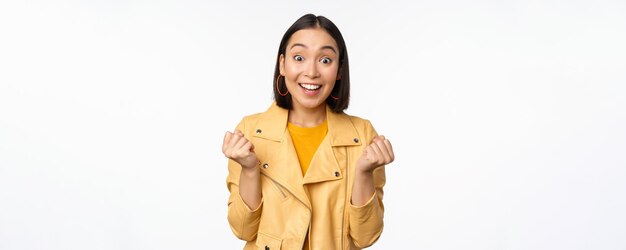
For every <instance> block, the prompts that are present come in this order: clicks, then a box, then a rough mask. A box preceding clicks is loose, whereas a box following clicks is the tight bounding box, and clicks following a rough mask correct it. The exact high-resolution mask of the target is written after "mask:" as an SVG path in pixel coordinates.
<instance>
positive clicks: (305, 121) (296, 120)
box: [289, 105, 326, 128]
mask: <svg viewBox="0 0 626 250" xmlns="http://www.w3.org/2000/svg"><path fill="white" fill-rule="evenodd" d="M324 120H326V105H320V106H318V107H315V108H304V107H296V106H295V105H294V107H293V109H292V110H290V111H289V122H291V123H292V124H295V125H296V126H298V127H304V128H310V127H315V126H318V125H320V124H322V123H323V122H324Z"/></svg>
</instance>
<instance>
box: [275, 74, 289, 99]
mask: <svg viewBox="0 0 626 250" xmlns="http://www.w3.org/2000/svg"><path fill="white" fill-rule="evenodd" d="M280 77H281V75H278V77H276V91H277V92H278V94H279V95H280V96H286V95H287V94H289V90H287V92H285V93H284V94H283V93H280V88H279V87H278V79H280Z"/></svg>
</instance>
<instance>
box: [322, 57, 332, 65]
mask: <svg viewBox="0 0 626 250" xmlns="http://www.w3.org/2000/svg"><path fill="white" fill-rule="evenodd" d="M332 61H333V60H332V59H330V58H328V57H324V58H322V59H320V62H321V63H323V64H329V63H331V62H332Z"/></svg>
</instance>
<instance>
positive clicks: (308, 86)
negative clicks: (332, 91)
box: [300, 83, 322, 90]
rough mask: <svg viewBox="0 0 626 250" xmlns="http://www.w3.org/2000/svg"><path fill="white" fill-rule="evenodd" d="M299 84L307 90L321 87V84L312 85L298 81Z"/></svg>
mask: <svg viewBox="0 0 626 250" xmlns="http://www.w3.org/2000/svg"><path fill="white" fill-rule="evenodd" d="M300 86H302V87H303V88H305V89H308V90H316V89H319V88H321V87H322V86H321V85H313V84H306V83H300Z"/></svg>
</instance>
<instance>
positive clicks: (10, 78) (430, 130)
mask: <svg viewBox="0 0 626 250" xmlns="http://www.w3.org/2000/svg"><path fill="white" fill-rule="evenodd" d="M381 2H382V1H380V2H374V1H372V2H365V1H306V2H295V1H283V2H275V3H267V2H266V1H232V2H230V3H213V2H210V1H199V0H198V1H173V0H171V1H165V0H163V1H147V0H145V1H110V0H96V1H86V0H85V1H81V0H75V1H2V2H0V249H2V250H18V249H51V250H56V249H59V250H60V249H63V250H66V249H77V250H78V249H80V250H83V249H90V250H97V249H133V250H134V249H156V250H158V249H216V248H217V249H240V248H241V247H242V245H243V242H241V241H239V240H237V239H236V238H235V237H234V235H233V234H232V232H231V231H230V229H229V227H228V223H227V220H226V210H227V206H226V201H227V197H228V191H227V189H226V185H225V178H226V174H227V169H226V159H225V158H224V156H223V154H222V153H221V142H222V138H223V135H224V132H225V131H227V130H231V129H233V128H234V126H235V125H236V124H237V123H238V122H239V120H240V119H241V118H242V117H243V116H244V115H247V114H251V113H256V112H261V111H264V110H265V109H266V108H267V107H269V105H270V103H271V101H272V90H271V86H272V85H271V84H272V76H273V70H274V63H275V57H276V51H277V48H278V44H279V42H280V39H281V37H282V35H283V33H284V32H285V30H286V29H287V28H288V27H289V26H290V25H291V24H292V23H293V22H294V21H295V20H296V19H297V18H298V17H300V16H301V15H303V14H305V13H309V12H310V13H314V14H318V15H324V16H327V17H329V18H330V19H331V20H333V21H334V22H335V23H336V24H337V25H338V26H339V28H340V29H341V31H342V32H343V35H344V37H345V39H346V42H347V45H348V51H349V55H350V64H351V65H350V66H351V78H352V99H351V106H350V108H349V109H348V110H347V112H348V113H349V114H352V115H357V116H361V117H364V118H367V119H369V120H371V121H372V123H373V124H374V126H375V127H376V128H377V130H378V132H379V133H381V134H384V135H386V136H387V137H388V138H390V140H391V141H392V143H393V145H394V147H395V151H396V154H397V159H396V161H395V162H394V163H393V164H391V165H390V166H389V167H388V169H387V178H388V184H387V186H386V188H385V191H386V192H385V198H384V201H385V205H386V206H385V207H386V217H385V230H384V232H383V235H382V237H381V238H380V240H379V241H378V243H376V245H374V247H372V249H476V250H492V249H493V250H495V249H511V250H513V249H533V250H536V249H546V250H548V249H550V250H552V249H568V250H571V249H590V250H591V249H593V250H598V249H603V250H604V249H626V238H625V237H624V236H625V235H626V213H625V212H624V211H626V198H625V197H626V154H625V152H626V129H625V128H626V111H625V110H626V109H625V107H626V100H625V99H626V86H625V84H626V46H625V44H626V14H625V13H626V2H624V1H618V0H615V1H553V0H551V1H536V0H530V1H495V0H494V1H472V2H470V1H452V0H443V1H413V3H399V2H396V3H393V2H387V1H385V2H387V3H385V4H382V3H381Z"/></svg>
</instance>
